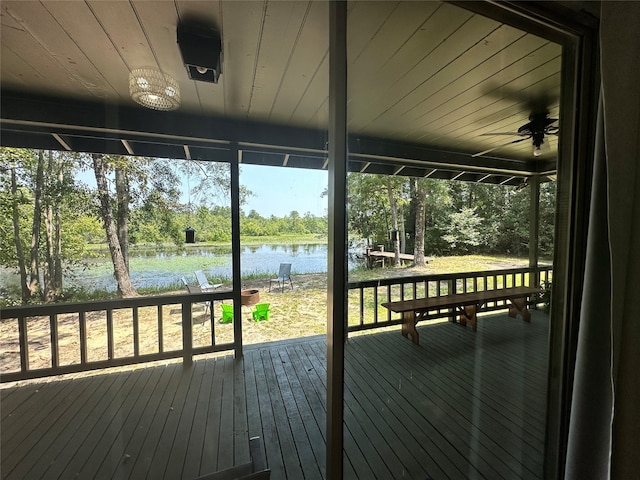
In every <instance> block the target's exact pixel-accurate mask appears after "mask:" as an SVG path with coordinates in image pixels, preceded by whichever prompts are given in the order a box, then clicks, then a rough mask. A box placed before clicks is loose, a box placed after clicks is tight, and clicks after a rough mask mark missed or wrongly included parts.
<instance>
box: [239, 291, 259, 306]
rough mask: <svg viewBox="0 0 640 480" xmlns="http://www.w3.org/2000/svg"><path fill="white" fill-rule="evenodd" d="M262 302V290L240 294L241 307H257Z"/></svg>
mask: <svg viewBox="0 0 640 480" xmlns="http://www.w3.org/2000/svg"><path fill="white" fill-rule="evenodd" d="M259 301H260V290H258V289H255V288H254V289H250V290H242V291H241V292H240V304H241V305H255V304H256V303H258V302H259Z"/></svg>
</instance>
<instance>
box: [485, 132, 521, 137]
mask: <svg viewBox="0 0 640 480" xmlns="http://www.w3.org/2000/svg"><path fill="white" fill-rule="evenodd" d="M489 135H511V136H513V135H518V136H520V135H522V133H519V132H494V133H481V134H479V135H478V136H479V137H486V136H489Z"/></svg>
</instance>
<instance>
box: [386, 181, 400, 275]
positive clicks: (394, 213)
mask: <svg viewBox="0 0 640 480" xmlns="http://www.w3.org/2000/svg"><path fill="white" fill-rule="evenodd" d="M387 194H388V195H389V207H390V209H391V228H392V229H394V230H395V231H396V235H395V239H394V241H393V252H394V254H395V255H394V257H393V266H394V267H397V266H399V265H400V239H399V238H398V237H399V236H398V233H399V232H398V202H397V201H396V197H395V195H394V194H393V189H392V188H391V177H387Z"/></svg>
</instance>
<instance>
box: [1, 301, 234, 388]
mask: <svg viewBox="0 0 640 480" xmlns="http://www.w3.org/2000/svg"><path fill="white" fill-rule="evenodd" d="M231 298H232V292H231V291H217V292H210V293H195V294H183V295H164V296H151V297H136V298H127V299H118V300H105V301H95V302H81V303H60V304H46V305H30V306H19V307H6V308H2V309H1V310H0V321H1V324H0V327H1V334H0V342H1V344H2V345H1V347H2V348H1V351H2V358H0V369H1V370H0V381H2V382H10V381H15V380H24V379H28V378H37V377H45V376H51V375H59V374H64V373H74V372H80V371H87V370H95V369H100V368H105V367H115V366H122V365H129V364H136V363H143V362H152V361H156V360H165V359H170V358H180V357H182V358H183V361H185V362H188V363H190V362H191V360H192V357H193V355H195V354H201V353H211V352H218V351H223V350H231V349H233V348H234V347H235V340H234V336H233V325H232V324H224V325H221V324H219V323H218V322H217V321H216V314H217V313H218V312H216V309H215V308H212V307H213V302H214V301H221V300H228V301H229V303H231V300H230V299H231ZM207 307H208V308H207Z"/></svg>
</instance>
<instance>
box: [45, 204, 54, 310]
mask: <svg viewBox="0 0 640 480" xmlns="http://www.w3.org/2000/svg"><path fill="white" fill-rule="evenodd" d="M44 226H45V245H46V248H45V254H44V258H45V260H44V268H43V269H42V273H43V280H44V285H43V286H44V289H43V298H44V301H45V302H53V301H55V288H54V286H53V241H52V238H53V209H52V207H51V205H50V204H49V203H48V202H47V205H46V207H45V209H44Z"/></svg>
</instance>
